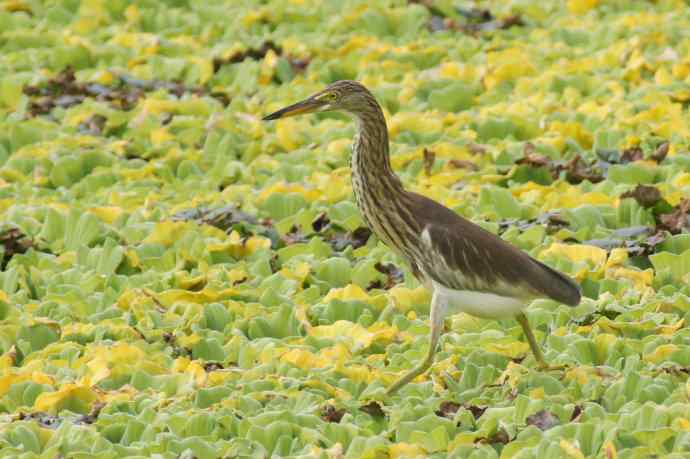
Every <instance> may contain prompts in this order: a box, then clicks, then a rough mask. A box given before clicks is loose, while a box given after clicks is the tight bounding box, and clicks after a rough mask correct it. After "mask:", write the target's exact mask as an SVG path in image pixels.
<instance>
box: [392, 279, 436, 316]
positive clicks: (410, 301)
mask: <svg viewBox="0 0 690 459" xmlns="http://www.w3.org/2000/svg"><path fill="white" fill-rule="evenodd" d="M388 294H389V295H390V297H392V299H393V301H394V304H395V307H396V308H397V309H398V310H399V311H400V312H406V311H409V310H410V309H412V307H413V306H415V305H419V304H428V303H429V301H430V300H431V294H430V293H429V291H428V290H427V289H426V288H424V286H422V285H420V286H418V287H415V288H413V289H411V288H407V287H402V286H396V287H393V288H392V289H390V290H389V291H388Z"/></svg>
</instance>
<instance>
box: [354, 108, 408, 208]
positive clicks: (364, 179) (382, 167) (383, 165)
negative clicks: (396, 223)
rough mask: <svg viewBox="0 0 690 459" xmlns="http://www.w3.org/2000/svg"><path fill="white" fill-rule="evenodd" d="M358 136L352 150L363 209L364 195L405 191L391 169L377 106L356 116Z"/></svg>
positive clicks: (384, 123)
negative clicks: (362, 199) (377, 192)
mask: <svg viewBox="0 0 690 459" xmlns="http://www.w3.org/2000/svg"><path fill="white" fill-rule="evenodd" d="M355 120H356V124H357V135H356V136H355V141H354V144H353V146H352V159H351V168H352V187H353V191H354V193H355V196H356V197H357V203H358V204H360V208H361V207H362V206H361V199H360V198H361V195H362V194H363V193H372V192H376V191H382V192H384V191H385V190H388V191H389V192H394V191H402V184H401V182H400V179H399V178H398V176H397V175H395V173H394V172H393V168H392V167H391V162H390V156H389V152H388V128H387V126H386V120H385V118H384V117H383V112H382V111H381V108H380V107H379V106H378V104H377V105H376V106H373V107H371V108H370V109H369V110H367V111H364V112H362V113H358V114H357V115H356V116H355Z"/></svg>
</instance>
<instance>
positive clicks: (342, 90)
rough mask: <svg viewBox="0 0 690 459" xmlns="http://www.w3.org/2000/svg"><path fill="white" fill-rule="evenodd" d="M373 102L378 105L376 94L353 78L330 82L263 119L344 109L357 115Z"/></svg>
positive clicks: (369, 107) (368, 107)
mask: <svg viewBox="0 0 690 459" xmlns="http://www.w3.org/2000/svg"><path fill="white" fill-rule="evenodd" d="M372 103H373V105H374V106H377V104H376V100H375V99H374V96H373V95H372V94H371V93H370V92H369V90H368V89H367V88H365V87H364V86H363V85H362V84H360V83H358V82H356V81H351V80H340V81H336V82H335V83H332V84H330V85H329V86H328V87H327V88H326V89H324V90H323V91H319V92H317V93H316V94H314V95H312V96H310V97H308V98H306V99H304V100H302V101H300V102H297V103H295V104H292V105H289V106H287V107H285V108H281V109H280V110H278V111H277V112H273V113H271V114H270V115H267V116H265V117H264V118H263V119H264V120H265V121H268V120H277V119H278V118H287V117H289V116H295V115H302V114H305V113H314V112H325V111H344V112H347V113H350V114H355V115H356V114H358V113H361V112H363V111H365V110H367V109H371V107H372Z"/></svg>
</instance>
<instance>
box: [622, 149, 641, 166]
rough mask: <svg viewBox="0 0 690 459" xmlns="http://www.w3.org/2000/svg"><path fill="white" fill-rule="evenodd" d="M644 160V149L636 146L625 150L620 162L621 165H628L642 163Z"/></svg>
mask: <svg viewBox="0 0 690 459" xmlns="http://www.w3.org/2000/svg"><path fill="white" fill-rule="evenodd" d="M642 159H644V154H643V153H642V148H640V147H639V146H634V147H630V148H626V149H625V150H623V153H622V154H621V159H620V161H621V164H627V163H632V162H635V161H640V160H642Z"/></svg>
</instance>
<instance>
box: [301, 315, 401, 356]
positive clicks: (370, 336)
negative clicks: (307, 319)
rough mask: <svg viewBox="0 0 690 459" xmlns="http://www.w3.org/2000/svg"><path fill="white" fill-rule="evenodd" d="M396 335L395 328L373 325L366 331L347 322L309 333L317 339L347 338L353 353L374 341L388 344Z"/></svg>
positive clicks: (343, 321)
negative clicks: (350, 342)
mask: <svg viewBox="0 0 690 459" xmlns="http://www.w3.org/2000/svg"><path fill="white" fill-rule="evenodd" d="M370 330H371V331H370ZM396 333H397V329H396V328H394V327H389V326H388V325H386V324H385V323H377V324H374V325H372V326H371V327H370V328H369V330H367V329H365V328H364V327H362V326H361V325H359V324H357V323H353V322H349V321H347V320H338V321H337V322H335V323H334V324H333V325H321V326H318V327H313V328H312V329H311V330H310V331H309V334H310V335H311V336H315V337H317V338H334V339H335V338H349V339H351V340H352V345H353V350H354V351H355V352H356V351H358V350H361V349H366V348H368V347H369V346H371V344H372V343H373V342H374V341H378V342H384V343H385V342H390V341H391V340H392V339H393V338H394V337H395V335H396Z"/></svg>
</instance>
